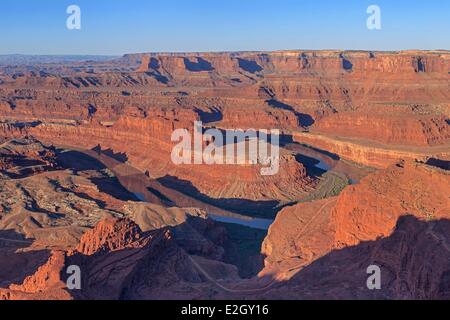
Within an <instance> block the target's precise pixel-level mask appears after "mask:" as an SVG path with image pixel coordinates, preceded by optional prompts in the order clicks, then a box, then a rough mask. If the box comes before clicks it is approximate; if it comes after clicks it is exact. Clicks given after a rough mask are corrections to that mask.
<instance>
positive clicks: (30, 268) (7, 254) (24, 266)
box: [0, 230, 50, 288]
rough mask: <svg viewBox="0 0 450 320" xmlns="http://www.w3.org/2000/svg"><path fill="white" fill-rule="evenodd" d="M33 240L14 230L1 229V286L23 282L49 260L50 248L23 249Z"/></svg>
mask: <svg viewBox="0 0 450 320" xmlns="http://www.w3.org/2000/svg"><path fill="white" fill-rule="evenodd" d="M33 241H34V239H25V238H24V237H23V236H22V235H21V234H19V233H17V232H16V231H14V230H0V288H7V287H8V286H9V285H10V284H21V283H22V282H23V281H24V280H25V278H26V277H28V276H30V275H32V274H34V273H35V272H36V271H37V269H38V268H39V267H40V266H41V265H43V264H44V263H46V262H47V260H48V258H49V257H50V251H49V250H38V251H22V249H25V248H28V247H29V246H31V244H32V243H33Z"/></svg>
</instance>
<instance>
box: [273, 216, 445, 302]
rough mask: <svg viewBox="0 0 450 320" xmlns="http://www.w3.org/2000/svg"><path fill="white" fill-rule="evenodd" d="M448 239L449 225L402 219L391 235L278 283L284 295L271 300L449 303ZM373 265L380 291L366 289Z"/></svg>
mask: <svg viewBox="0 0 450 320" xmlns="http://www.w3.org/2000/svg"><path fill="white" fill-rule="evenodd" d="M449 234H450V220H446V219H442V220H438V221H423V220H419V219H418V218H416V217H415V216H403V217H401V218H399V220H398V221H397V225H396V227H395V230H394V231H393V233H392V234H391V235H390V236H388V237H386V238H380V239H378V240H374V241H367V242H362V243H360V244H358V245H356V246H353V247H347V248H343V249H339V250H334V251H332V252H330V253H328V254H326V255H325V256H323V257H321V258H319V259H317V260H315V261H314V262H312V263H311V264H310V265H308V266H306V267H304V268H303V269H301V271H299V272H298V273H297V274H295V275H294V276H293V277H292V278H291V279H290V280H288V281H284V282H280V283H278V284H276V285H275V287H276V289H279V290H280V292H281V294H283V292H285V293H286V296H284V297H283V296H280V295H279V294H280V293H278V292H277V290H274V291H273V294H274V296H273V298H281V299H292V298H293V299H449V298H450V238H449V236H448V235H449ZM370 265H376V266H379V267H380V269H381V289H380V290H369V289H368V288H367V286H366V283H367V279H368V277H369V276H370V274H367V267H369V266H370ZM283 288H286V291H283ZM268 295H269V297H272V296H271V295H270V293H269V294H268Z"/></svg>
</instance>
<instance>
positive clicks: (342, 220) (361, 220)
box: [261, 162, 450, 299]
mask: <svg viewBox="0 0 450 320" xmlns="http://www.w3.org/2000/svg"><path fill="white" fill-rule="evenodd" d="M449 187H450V175H449V173H448V172H446V171H444V170H441V169H438V168H435V167H430V166H426V165H423V164H417V163H412V162H406V163H400V164H398V165H394V166H391V167H390V168H388V169H386V170H381V171H379V172H377V173H375V174H372V175H370V176H368V177H366V178H364V179H363V180H362V181H361V182H360V184H358V185H354V186H351V187H348V188H346V189H345V190H344V191H343V192H342V193H341V195H339V196H338V197H337V198H330V199H326V200H321V201H314V202H311V203H302V204H297V205H295V206H292V207H287V208H285V209H283V210H282V211H281V212H280V214H279V215H278V217H277V218H276V220H275V222H274V224H273V225H272V226H271V227H270V230H269V234H268V236H267V238H266V240H265V241H264V245H263V253H264V254H265V255H266V256H267V257H266V260H265V263H266V267H265V270H264V271H263V272H262V274H261V275H265V274H275V277H276V278H277V279H279V280H282V281H284V282H283V285H282V286H281V285H280V286H278V287H277V288H274V289H273V290H270V291H269V292H268V293H267V294H266V295H265V296H266V297H272V298H273V297H278V298H281V297H283V298H296V299H298V298H317V297H322V298H323V297H328V298H333V299H337V298H364V297H365V298H389V299H399V298H448V294H449V292H448V277H447V276H446V275H447V274H448V272H449V267H450V265H449V264H448V257H449V255H450V241H449V238H448V234H449V231H450V229H449V227H450V224H449V221H450V219H449V218H450V216H449V213H450V201H449V198H448V192H447V191H448V190H449ZM418 190H420V192H419V191H418ZM426 248H427V249H426ZM445 257H447V258H445ZM446 259H447V260H446ZM429 261H434V263H435V264H433V267H432V268H431V267H426V266H424V264H425V265H426V264H427V263H428V262H429ZM370 265H378V266H380V267H381V269H382V277H383V284H382V290H381V291H378V292H373V291H370V290H368V289H367V287H366V286H365V284H366V278H367V276H365V275H366V268H367V267H368V266H370ZM425 279H426V280H425ZM342 283H345V285H344V286H343V285H342ZM318 285H319V286H320V287H322V289H320V290H318V288H319V287H318ZM323 287H326V288H327V289H326V290H325V291H326V293H325V291H323ZM300 288H301V289H300ZM413 288H414V289H413ZM445 288H447V289H445ZM297 289H298V290H297ZM294 292H296V293H297V294H296V293H294ZM284 294H285V295H286V296H284Z"/></svg>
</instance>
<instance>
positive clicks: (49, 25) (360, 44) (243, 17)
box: [0, 0, 450, 55]
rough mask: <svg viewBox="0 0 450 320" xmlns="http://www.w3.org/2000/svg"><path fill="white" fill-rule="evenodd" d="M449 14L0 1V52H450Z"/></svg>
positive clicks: (325, 3)
mask: <svg viewBox="0 0 450 320" xmlns="http://www.w3.org/2000/svg"><path fill="white" fill-rule="evenodd" d="M71 4H76V5H78V6H80V8H81V14H82V16H81V30H72V31H70V30H68V29H67V28H66V19H67V17H68V14H66V8H67V7H68V6H69V5H71ZM371 4H376V5H378V6H380V8H381V18H382V20H381V21H382V29H381V30H377V31H370V30H368V29H367V28H366V19H367V17H368V14H367V13H366V9H367V7H368V6H369V5H371ZM449 14H450V1H448V0H423V1H419V0H370V1H367V0H196V1H194V0H71V1H67V0H33V1H31V0H0V35H1V37H0V54H9V53H23V54H112V55H117V54H123V53H129V52H150V51H158V52H159V51H234V50H280V49H366V50H400V49H450V18H449Z"/></svg>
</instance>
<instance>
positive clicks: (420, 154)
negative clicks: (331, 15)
mask: <svg viewBox="0 0 450 320" xmlns="http://www.w3.org/2000/svg"><path fill="white" fill-rule="evenodd" d="M195 122H202V124H203V128H202V132H204V131H206V130H207V129H217V130H218V131H219V132H224V133H226V132H228V131H230V130H244V131H246V130H249V129H253V130H255V131H256V132H258V133H260V132H263V131H264V130H275V129H276V130H278V132H279V133H280V134H279V170H278V172H277V173H276V174H273V175H262V174H261V172H262V171H261V169H262V165H261V164H259V163H256V164H255V163H241V164H206V163H201V164H194V163H191V164H176V163H174V161H173V159H172V151H173V149H174V147H175V145H176V142H175V141H173V139H172V134H173V132H174V131H175V130H177V129H184V130H185V132H187V133H189V134H192V135H194V136H195V132H194V123H195ZM202 143H205V145H204V146H203V147H204V148H206V147H208V146H210V144H209V143H210V142H208V143H207V142H206V141H202ZM239 143H248V140H245V141H243V142H242V141H241V142H239V141H233V142H231V145H232V146H233V148H235V147H236V148H238V147H239ZM212 144H213V145H215V146H217V147H219V142H218V141H213V142H212ZM227 144H228V142H227ZM223 147H224V148H225V144H223ZM0 191H1V192H0V299H6V300H14V299H37V300H40V299H82V300H83V299H122V300H135V299H136V300H144V299H289V300H295V299H450V52H447V51H401V52H365V51H278V52H235V53H185V54H182V53H160V54H156V53H142V54H128V55H125V56H123V57H119V58H111V59H107V58H104V57H102V58H99V59H98V60H95V61H94V60H93V61H69V62H65V63H59V62H52V63H48V62H47V63H39V62H38V61H35V60H33V62H30V63H17V64H14V63H12V62H8V64H2V65H0ZM74 266H76V267H77V268H78V269H79V270H80V274H81V278H80V283H79V284H80V287H79V288H70V286H68V283H69V282H70V281H71V279H72V278H71V272H69V271H68V270H71V268H72V267H74ZM371 266H377V267H378V268H379V270H380V275H381V278H380V281H381V283H380V286H379V289H370V288H369V287H368V286H367V281H368V278H369V276H370V274H368V273H367V270H368V268H369V267H371Z"/></svg>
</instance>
